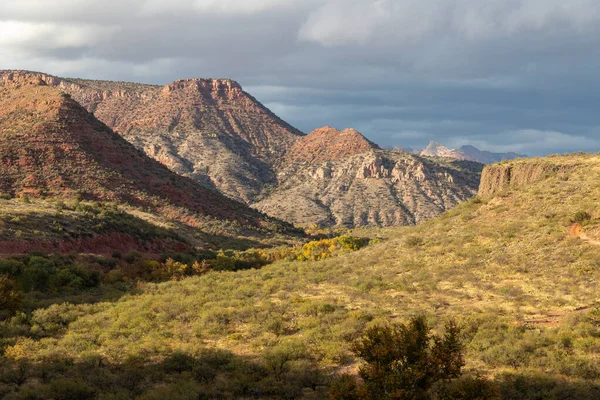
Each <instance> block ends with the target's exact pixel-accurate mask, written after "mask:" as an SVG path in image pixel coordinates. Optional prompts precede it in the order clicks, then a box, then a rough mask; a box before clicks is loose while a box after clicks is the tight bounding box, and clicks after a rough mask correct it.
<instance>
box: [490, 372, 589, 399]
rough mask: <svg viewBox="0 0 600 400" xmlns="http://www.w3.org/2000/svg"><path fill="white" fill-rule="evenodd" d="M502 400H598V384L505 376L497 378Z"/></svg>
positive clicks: (518, 375)
mask: <svg viewBox="0 0 600 400" xmlns="http://www.w3.org/2000/svg"><path fill="white" fill-rule="evenodd" d="M497 380H498V383H499V386H500V394H501V397H502V399H506V400H542V399H543V400H546V399H547V400H566V399H573V400H579V399H600V384H598V383H593V382H591V381H570V380H567V379H560V378H555V377H550V376H544V375H537V374H505V375H502V376H500V377H498V378H497Z"/></svg>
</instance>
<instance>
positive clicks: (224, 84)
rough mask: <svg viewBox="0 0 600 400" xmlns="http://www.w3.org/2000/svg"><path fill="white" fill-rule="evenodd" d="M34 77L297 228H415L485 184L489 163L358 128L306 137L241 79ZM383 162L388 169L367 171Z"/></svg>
mask: <svg viewBox="0 0 600 400" xmlns="http://www.w3.org/2000/svg"><path fill="white" fill-rule="evenodd" d="M11 73H15V72H14V71H4V72H3V73H0V76H2V75H10V74H11ZM28 74H30V75H32V76H35V77H36V79H39V80H41V81H43V82H45V83H46V84H47V85H48V86H50V87H54V88H56V89H58V90H60V91H62V92H64V93H66V94H68V95H70V96H71V98H73V99H74V100H76V101H77V102H79V103H80V104H81V105H82V106H83V107H84V108H86V109H87V110H88V111H90V112H93V113H94V116H95V117H97V118H98V119H99V120H100V121H102V122H103V123H105V124H106V125H107V126H108V127H110V128H112V129H114V131H115V132H116V133H118V134H119V135H121V136H122V137H123V138H125V139H126V140H127V141H129V142H130V143H131V144H133V145H134V146H135V147H137V148H138V149H140V150H142V151H144V152H145V153H146V154H147V155H148V156H150V157H151V158H154V159H155V160H157V161H159V162H160V163H162V164H164V165H166V166H167V167H168V168H169V169H171V170H172V171H174V172H176V173H178V174H179V175H183V176H186V177H189V178H191V179H193V180H195V181H196V182H198V183H199V184H201V185H202V186H204V187H205V188H208V189H216V190H218V191H220V192H221V193H223V194H225V195H226V196H228V197H230V198H233V199H235V200H239V201H242V202H244V203H246V204H247V205H251V206H253V207H255V208H257V209H258V210H260V211H262V212H265V213H267V214H269V215H271V216H274V217H277V218H282V219H284V220H285V221H287V222H290V223H294V224H297V225H302V226H305V225H312V224H324V225H327V226H337V225H343V226H348V227H353V226H363V225H377V226H388V225H394V224H414V223H417V222H421V221H423V220H425V219H427V218H431V217H434V216H437V215H439V214H440V213H441V212H443V211H445V210H447V209H449V208H451V207H453V206H455V205H456V204H458V203H459V202H460V201H464V200H465V199H467V198H468V197H470V196H472V195H474V194H475V192H476V189H477V188H476V185H477V181H478V177H479V173H480V167H475V166H474V165H468V166H466V165H467V164H464V165H459V164H456V163H455V164H451V163H448V162H446V161H440V160H431V159H430V160H423V159H422V158H419V157H416V158H415V157H410V156H405V155H403V156H400V155H399V152H397V151H393V150H382V149H380V148H379V147H378V146H377V145H376V144H374V143H372V142H370V141H369V140H367V139H366V138H365V137H364V136H363V135H362V134H360V133H359V132H357V131H356V130H353V129H346V130H344V131H338V130H336V129H334V128H330V127H325V128H321V129H317V130H315V131H313V132H311V133H310V134H309V135H305V134H303V133H302V132H300V131H298V130H297V129H295V128H293V127H291V126H290V125H289V124H287V123H285V122H284V121H282V120H281V119H280V118H278V117H277V116H275V115H274V114H273V113H272V112H271V111H269V110H268V109H267V108H266V107H264V106H263V105H262V104H260V103H259V102H258V101H257V100H256V99H254V98H253V97H252V96H251V95H250V94H248V93H246V92H244V91H243V90H242V88H241V86H240V85H239V84H238V83H236V82H234V81H232V80H228V79H186V80H179V81H175V82H173V83H170V84H168V85H165V86H155V85H144V84H136V83H126V82H107V81H91V80H82V79H67V78H57V77H54V76H51V75H47V74H42V73H28ZM373 168H376V169H381V168H383V169H381V170H378V172H364V171H370V169H373ZM311 171H312V172H311ZM326 171H331V175H328V173H327V172H326ZM373 171H374V170H373ZM423 171H424V172H423ZM323 174H324V175H323ZM369 174H370V175H369ZM320 175H323V176H322V177H320ZM376 193H380V194H381V196H379V197H378V195H377V194H376Z"/></svg>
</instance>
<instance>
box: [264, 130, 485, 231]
mask: <svg viewBox="0 0 600 400" xmlns="http://www.w3.org/2000/svg"><path fill="white" fill-rule="evenodd" d="M313 135H314V136H315V137H316V140H315V142H316V143H320V144H319V145H315V151H311V150H312V147H311V146H308V145H304V144H302V143H301V142H299V143H298V144H297V145H296V146H295V147H294V148H292V149H291V150H290V152H289V154H288V160H287V162H286V164H285V165H284V166H283V168H281V170H280V171H279V174H278V176H277V178H278V181H279V185H278V186H277V187H276V188H275V189H274V191H273V192H271V193H270V194H269V195H268V196H266V198H265V199H263V200H262V201H260V202H257V203H256V204H254V206H255V207H256V208H258V209H259V210H261V211H263V212H265V213H267V214H269V215H273V216H276V217H277V218H280V219H283V220H285V221H288V222H292V223H294V224H296V225H301V226H306V225H310V224H318V225H324V226H339V225H342V226H347V227H358V226H365V225H371V226H391V225H410V224H416V223H419V222H422V221H425V220H427V219H429V218H432V217H435V216H438V215H439V214H441V213H442V212H444V211H445V210H447V209H449V208H451V207H453V206H455V205H456V204H457V203H458V202H460V201H464V200H466V199H468V198H469V197H472V196H473V195H474V194H475V193H476V191H477V186H478V183H479V172H480V171H481V165H480V164H477V163H469V162H463V163H462V164H461V163H460V162H451V161H448V162H442V161H434V160H429V159H425V158H422V157H419V156H415V155H411V154H407V153H403V152H399V151H392V150H381V149H379V148H378V147H377V146H375V145H373V144H372V143H370V142H369V141H368V140H367V139H365V138H364V137H363V136H362V135H360V133H358V132H356V131H353V130H345V131H342V132H340V131H337V130H335V129H333V128H328V127H327V128H322V129H318V130H316V131H314V132H312V133H310V134H309V135H308V136H306V137H305V138H303V141H304V140H305V141H306V142H308V143H311V144H312V143H313V142H312V141H311V140H310V139H311V137H312V136H313ZM323 136H326V137H327V141H326V144H324V143H323V141H322V140H321V139H322V137H323ZM327 148H332V149H336V150H340V151H332V152H330V151H321V149H327ZM341 149H345V153H344V152H343V151H342V150H341ZM296 152H299V154H297V153H296ZM342 153H344V154H345V155H344V156H342ZM325 154H332V156H331V157H326V156H325Z"/></svg>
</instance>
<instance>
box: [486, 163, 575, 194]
mask: <svg viewBox="0 0 600 400" xmlns="http://www.w3.org/2000/svg"><path fill="white" fill-rule="evenodd" d="M568 169H569V167H568V166H566V165H556V164H553V163H551V162H548V161H547V160H538V159H532V160H529V161H525V162H512V163H502V164H495V165H489V166H486V167H485V168H484V169H483V172H482V174H481V183H480V185H479V193H478V194H479V196H482V197H491V196H494V195H496V194H498V193H500V192H502V191H505V190H508V189H518V188H520V187H524V186H527V185H530V184H532V183H535V182H538V181H540V180H542V179H544V178H546V177H548V176H551V175H555V174H557V173H560V172H566V171H567V170H568Z"/></svg>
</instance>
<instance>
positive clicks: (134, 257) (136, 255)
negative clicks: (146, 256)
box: [123, 250, 142, 264]
mask: <svg viewBox="0 0 600 400" xmlns="http://www.w3.org/2000/svg"><path fill="white" fill-rule="evenodd" d="M141 259H142V254H141V253H140V252H139V251H135V250H132V251H130V252H129V253H127V254H125V256H124V257H123V260H125V262H127V263H129V264H133V263H134V262H136V261H139V260H141Z"/></svg>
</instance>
